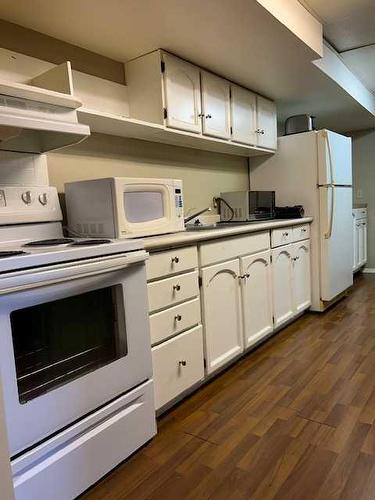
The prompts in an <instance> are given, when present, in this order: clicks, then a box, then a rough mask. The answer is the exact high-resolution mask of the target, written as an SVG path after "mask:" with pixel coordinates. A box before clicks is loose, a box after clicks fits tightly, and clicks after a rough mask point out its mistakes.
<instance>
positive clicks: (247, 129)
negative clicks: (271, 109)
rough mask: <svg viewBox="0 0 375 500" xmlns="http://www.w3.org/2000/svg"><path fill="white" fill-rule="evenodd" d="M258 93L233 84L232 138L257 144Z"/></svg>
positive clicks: (244, 142)
mask: <svg viewBox="0 0 375 500" xmlns="http://www.w3.org/2000/svg"><path fill="white" fill-rule="evenodd" d="M256 109H257V100H256V95H255V94H253V93H252V92H250V91H249V90H247V89H244V88H242V87H239V86H238V85H232V86H231V124H232V140H233V141H236V142H241V143H243V144H257V134H256V133H255V130H256V128H257V120H256Z"/></svg>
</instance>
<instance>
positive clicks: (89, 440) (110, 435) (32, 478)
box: [12, 381, 156, 500]
mask: <svg viewBox="0 0 375 500" xmlns="http://www.w3.org/2000/svg"><path fill="white" fill-rule="evenodd" d="M155 434H156V423H155V410H154V395H153V384H152V382H151V381H149V382H146V384H143V385H142V386H140V387H139V388H137V389H135V390H134V391H131V392H130V393H128V394H126V395H124V396H121V397H120V398H118V399H117V400H115V401H112V402H111V403H109V404H108V405H107V406H104V407H102V408H101V409H100V410H97V411H96V412H94V413H93V414H90V415H89V416H88V417H86V418H85V419H83V420H81V421H79V422H78V423H76V424H73V425H71V426H69V427H68V428H67V429H65V430H63V431H61V433H59V434H57V435H55V436H54V437H52V438H51V439H49V440H47V441H45V442H43V443H42V444H41V445H39V446H36V447H35V448H33V449H32V450H31V451H30V452H29V453H25V454H23V455H22V456H21V457H19V458H17V459H15V460H13V461H12V471H13V482H14V490H15V497H16V499H17V500H30V499H52V498H58V499H59V500H68V499H71V498H76V497H77V496H78V495H80V494H81V493H82V492H83V491H85V490H86V489H87V488H88V487H89V486H91V485H92V484H94V483H95V482H96V481H98V480H99V479H100V478H101V477H103V476H104V475H105V474H107V473H108V472H109V471H110V470H112V469H113V468H114V467H116V466H117V465H118V464H119V463H120V462H122V461H123V460H125V458H127V457H128V456H129V455H130V454H132V453H134V452H135V451H136V450H137V449H138V448H140V447H141V446H142V445H143V444H145V443H146V442H147V441H148V440H149V439H151V438H152V437H153V436H154V435H155ZM77 471H79V472H78V473H77Z"/></svg>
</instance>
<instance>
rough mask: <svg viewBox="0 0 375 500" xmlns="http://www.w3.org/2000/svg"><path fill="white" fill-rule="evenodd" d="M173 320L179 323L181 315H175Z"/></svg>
mask: <svg viewBox="0 0 375 500" xmlns="http://www.w3.org/2000/svg"><path fill="white" fill-rule="evenodd" d="M174 320H175V321H181V320H182V316H181V314H176V316H175V317H174Z"/></svg>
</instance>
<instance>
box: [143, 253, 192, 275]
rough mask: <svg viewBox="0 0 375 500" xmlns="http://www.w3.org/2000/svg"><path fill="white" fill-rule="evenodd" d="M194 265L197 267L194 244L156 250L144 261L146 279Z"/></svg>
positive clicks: (190, 267)
mask: <svg viewBox="0 0 375 500" xmlns="http://www.w3.org/2000/svg"><path fill="white" fill-rule="evenodd" d="M196 267H198V252H197V247H195V246H193V247H186V248H176V249H175V250H167V251H165V252H156V253H152V254H151V255H150V258H149V259H148V261H147V262H146V273H147V279H148V280H153V279H155V278H161V277H162V276H168V275H169V274H176V273H181V272H183V271H188V270H189V269H194V268H196Z"/></svg>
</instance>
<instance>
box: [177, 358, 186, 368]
mask: <svg viewBox="0 0 375 500" xmlns="http://www.w3.org/2000/svg"><path fill="white" fill-rule="evenodd" d="M186 364H187V363H186V360H185V359H182V360H181V361H179V362H178V366H186Z"/></svg>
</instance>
